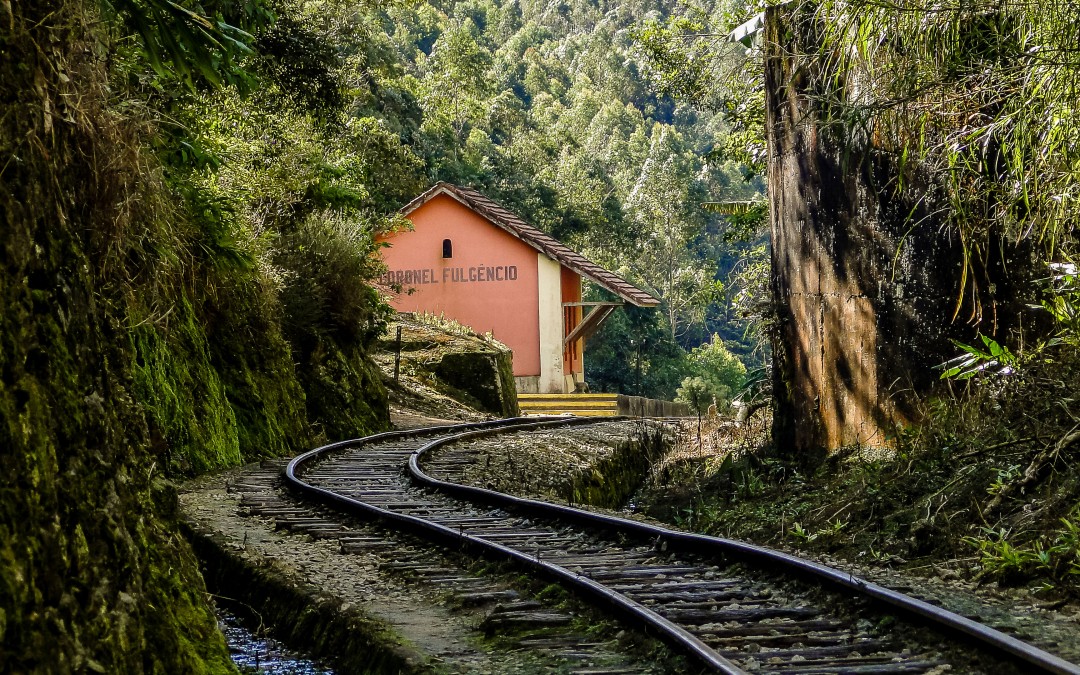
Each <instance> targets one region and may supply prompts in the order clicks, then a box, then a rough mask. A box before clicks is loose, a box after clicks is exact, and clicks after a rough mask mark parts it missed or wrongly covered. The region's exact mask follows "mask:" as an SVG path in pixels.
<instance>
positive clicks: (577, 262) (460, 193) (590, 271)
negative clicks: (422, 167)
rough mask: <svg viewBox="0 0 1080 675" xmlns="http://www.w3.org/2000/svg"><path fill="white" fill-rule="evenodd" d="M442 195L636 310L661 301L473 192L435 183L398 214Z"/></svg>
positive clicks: (407, 211)
mask: <svg viewBox="0 0 1080 675" xmlns="http://www.w3.org/2000/svg"><path fill="white" fill-rule="evenodd" d="M441 194H445V195H447V196H449V197H451V198H452V199H455V200H457V201H458V202H460V203H462V204H464V205H465V206H466V207H468V208H470V209H472V210H473V211H475V212H476V213H478V214H480V215H481V216H483V217H484V218H485V219H487V220H488V221H489V222H490V223H491V224H492V225H495V226H496V227H498V228H500V229H502V230H505V231H506V232H508V233H510V234H511V235H513V236H514V237H516V238H518V239H520V240H521V241H523V242H524V243H526V244H528V245H529V246H531V247H532V248H534V249H536V250H537V251H539V252H540V253H543V254H544V255H546V256H547V257H549V258H551V259H552V260H555V261H556V262H558V263H559V264H560V265H562V266H563V267H566V268H567V269H569V270H572V271H574V272H576V273H578V274H580V275H581V276H582V277H584V278H586V279H588V280H589V281H591V282H593V283H594V284H596V285H597V286H600V287H601V288H604V289H606V290H608V291H611V292H612V293H614V294H615V295H616V296H618V297H619V298H621V299H622V300H624V301H626V302H628V303H630V304H631V305H635V306H637V307H656V306H657V305H659V304H660V300H659V299H658V298H656V297H655V296H654V295H652V294H651V293H648V292H646V291H643V290H641V289H640V288H638V287H637V286H634V285H633V284H631V283H630V282H628V281H626V280H625V279H623V278H622V277H620V276H618V275H617V274H614V273H612V272H609V271H607V270H606V269H604V268H603V267H600V266H599V265H597V264H596V263H594V262H592V261H590V260H588V259H586V258H585V256H583V255H581V254H580V253H578V252H576V251H574V250H572V249H570V248H568V247H567V246H566V245H564V244H563V243H561V242H560V241H558V240H557V239H555V238H554V237H552V236H551V235H549V234H547V233H545V232H543V231H541V230H538V229H537V228H535V227H533V226H532V225H529V224H528V223H526V222H525V221H524V220H522V219H521V218H519V217H518V216H517V215H515V214H514V213H512V212H510V211H508V210H507V209H506V208H504V207H503V206H502V205H500V204H498V203H497V202H494V201H492V200H491V199H488V198H487V197H485V196H484V195H482V194H480V193H479V192H477V191H476V190H473V189H471V188H464V187H460V186H458V185H452V184H450V183H436V184H435V185H434V186H433V187H432V188H431V189H429V190H428V191H427V192H425V193H424V194H422V195H420V196H419V197H417V198H416V199H414V200H412V201H411V202H409V203H408V204H406V205H405V206H403V207H402V208H401V211H400V213H401V215H404V216H407V215H409V214H410V213H412V212H413V211H415V210H416V209H417V208H419V207H420V206H422V205H423V204H425V203H427V202H429V201H431V199H433V198H434V197H436V196H438V195H441Z"/></svg>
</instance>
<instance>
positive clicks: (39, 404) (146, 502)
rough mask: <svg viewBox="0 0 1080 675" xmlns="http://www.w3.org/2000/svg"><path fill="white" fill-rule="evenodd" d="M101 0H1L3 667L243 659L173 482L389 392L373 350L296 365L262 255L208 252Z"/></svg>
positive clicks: (125, 666)
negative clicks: (119, 81)
mask: <svg viewBox="0 0 1080 675" xmlns="http://www.w3.org/2000/svg"><path fill="white" fill-rule="evenodd" d="M98 7H99V5H98V4H97V3H89V2H88V3H83V2H80V1H78V0H76V1H75V2H60V1H59V0H37V1H35V2H16V3H0V53H2V55H3V58H2V59H0V101H2V103H0V157H3V158H4V159H3V160H0V164H2V167H0V475H3V476H4V479H3V485H2V487H0V672H4V673H7V672H11V673H50V674H52V673H71V672H91V673H93V672H101V673H125V674H127V673H133V674H137V673H162V674H165V673H169V674H171V673H185V674H196V675H198V674H201V673H226V672H235V667H234V666H233V664H232V662H231V660H230V659H229V655H228V652H227V649H226V646H225V643H224V639H223V637H222V636H221V634H220V632H219V631H218V629H217V622H216V619H215V617H214V615H213V612H212V611H211V609H210V607H209V606H208V604H207V601H206V597H207V596H206V592H205V588H204V586H203V581H202V577H201V576H200V574H199V571H198V568H197V565H196V562H195V558H194V556H193V554H192V551H191V549H190V547H189V545H188V544H187V543H186V542H185V541H184V539H183V538H182V537H181V536H180V534H179V524H178V520H177V515H176V512H175V494H174V493H173V491H172V489H171V488H170V484H169V483H168V482H167V479H168V478H169V477H171V476H177V475H186V474H194V473H198V472H201V471H205V470H210V469H214V468H219V467H226V466H232V465H236V464H239V463H241V462H244V461H248V460H251V459H254V458H258V457H262V456H267V455H282V454H287V453H290V452H296V451H299V450H301V449H304V448H307V447H310V444H311V443H312V442H313V440H314V436H315V434H314V433H313V424H312V423H311V421H310V420H309V415H310V416H311V419H314V420H319V419H321V418H323V417H326V418H328V420H329V421H328V422H327V423H326V424H325V425H323V427H322V429H323V430H325V431H326V433H330V432H333V433H335V434H339V433H340V434H345V433H346V432H345V430H349V433H350V434H352V433H353V432H354V431H355V432H357V433H366V432H369V431H374V430H379V429H382V428H386V426H387V425H388V419H387V415H386V394H385V392H384V391H383V390H382V386H381V384H380V382H379V378H378V377H377V376H376V374H375V371H374V366H373V365H372V362H371V360H370V358H369V357H368V355H367V354H366V353H365V352H364V350H363V348H362V345H355V346H351V347H350V346H347V345H346V346H341V345H336V344H331V345H329V347H328V348H327V349H326V350H325V351H324V352H322V353H321V354H320V356H319V359H318V360H317V361H312V362H311V364H310V365H312V366H313V369H312V370H311V371H310V372H309V371H308V370H306V366H307V365H309V364H307V363H304V364H301V365H299V366H298V365H296V364H294V354H293V351H292V348H291V345H290V344H289V343H288V342H287V341H286V339H285V338H284V333H283V331H282V329H281V325H282V317H281V316H280V313H281V310H280V305H279V303H277V302H275V297H274V295H273V294H274V293H275V292H276V291H275V290H274V289H273V288H272V285H270V284H267V283H266V282H264V281H262V280H261V279H262V276H263V275H262V274H261V270H260V269H259V266H258V265H259V263H258V261H255V262H254V263H253V264H249V263H245V262H243V261H239V262H237V263H236V264H229V263H228V262H227V261H226V260H224V259H219V260H215V259H213V258H212V257H211V256H212V252H207V250H206V248H205V247H200V246H199V245H198V238H199V236H200V232H198V231H197V228H196V227H195V226H193V225H192V223H191V222H189V220H187V219H186V217H185V214H184V209H183V208H182V207H180V206H178V204H180V205H182V204H183V203H184V201H183V199H181V198H179V197H178V196H177V195H176V194H174V193H173V192H172V191H171V189H170V188H169V187H167V185H166V182H165V180H164V178H163V175H162V171H161V170H160V169H157V168H155V167H156V166H157V165H156V164H155V162H154V160H153V158H152V157H150V156H149V153H148V151H147V146H148V144H149V143H148V141H149V139H150V135H151V134H152V133H153V128H152V126H151V124H150V123H149V121H148V120H145V119H143V120H140V119H137V118H135V117H133V115H134V114H135V113H133V112H132V111H133V110H136V111H137V110H142V109H143V108H142V107H140V106H130V107H125V106H123V105H119V106H117V107H115V108H113V107H110V106H112V105H114V102H115V101H116V99H117V98H118V97H119V98H121V99H122V93H120V92H121V91H122V87H121V88H120V89H115V88H114V89H110V87H109V82H108V73H107V72H106V71H105V67H106V60H105V59H104V58H101V57H100V56H99V55H100V54H104V53H108V50H109V46H108V45H107V44H106V43H105V42H104V40H105V38H104V37H102V36H99V35H97V34H95V33H94V32H93V31H95V30H99V29H100V30H103V29H104V28H103V24H102V23H101V17H100V16H98V15H97V10H98ZM120 103H121V104H122V103H124V101H123V100H120ZM328 392H329V393H328ZM331 412H332V413H333V414H332V415H330V414H329V413H331Z"/></svg>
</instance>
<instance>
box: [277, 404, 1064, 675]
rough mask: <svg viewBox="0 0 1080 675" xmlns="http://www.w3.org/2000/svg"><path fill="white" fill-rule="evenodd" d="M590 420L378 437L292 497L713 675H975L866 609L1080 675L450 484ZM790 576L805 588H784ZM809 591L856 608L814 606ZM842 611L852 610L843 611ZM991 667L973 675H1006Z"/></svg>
mask: <svg viewBox="0 0 1080 675" xmlns="http://www.w3.org/2000/svg"><path fill="white" fill-rule="evenodd" d="M594 423H596V422H595V420H588V419H574V418H571V419H565V418H563V419H555V420H553V419H550V418H548V419H541V420H537V419H534V418H533V419H529V420H499V421H495V422H485V423H476V424H466V425H455V426H449V427H435V428H429V429H422V430H413V431H404V432H391V433H385V434H378V435H375V436H370V437H367V438H363V439H357V440H353V441H346V442H342V443H337V444H333V445H328V446H325V447H323V448H319V449H317V450H313V451H311V452H308V453H305V454H304V455H301V456H299V457H297V458H295V459H294V460H292V461H291V462H290V463H289V465H288V466H287V467H286V469H285V471H284V476H285V481H286V484H287V485H288V486H289V487H290V488H291V489H293V490H295V491H298V492H300V493H302V494H303V495H304V496H305V498H307V499H310V500H314V501H316V502H318V503H320V504H322V505H325V506H328V507H331V508H332V509H334V510H337V511H341V512H345V513H347V514H349V515H352V516H359V517H361V518H364V519H376V520H378V521H380V522H381V523H383V524H384V525H386V526H389V527H392V528H397V529H400V530H402V531H405V532H408V533H410V534H412V535H416V536H419V537H422V538H424V539H427V540H430V541H433V542H436V543H438V544H442V545H444V546H447V547H450V548H453V549H455V550H463V551H465V552H467V553H470V554H474V555H481V556H484V557H487V558H493V559H499V560H508V561H512V562H513V563H514V564H516V565H519V566H522V567H524V568H526V569H529V570H531V573H533V574H535V575H538V576H542V577H544V578H546V579H548V580H551V581H556V582H558V583H560V584H562V585H564V586H565V587H567V588H569V589H571V590H572V591H573V592H574V593H575V594H577V595H580V596H584V597H586V598H588V599H589V600H590V601H591V602H593V603H595V604H597V605H599V606H601V607H603V608H604V609H606V610H608V611H609V612H611V613H612V614H613V615H614V616H616V617H617V618H618V620H619V621H621V622H625V623H627V624H629V625H632V626H634V627H635V628H637V629H639V630H643V631H645V632H646V633H648V634H649V635H652V636H654V637H658V638H659V639H661V640H663V641H665V642H667V643H668V644H669V645H670V646H671V647H672V648H673V649H675V650H676V651H679V652H682V653H683V654H685V655H687V657H688V658H690V659H692V660H694V661H696V662H697V663H698V664H700V666H701V667H702V668H703V669H704V670H706V671H709V672H719V673H729V674H736V673H747V672H763V673H764V672H767V673H778V674H780V673H784V674H787V673H790V674H796V673H798V674H800V675H819V674H825V673H836V674H841V675H848V674H850V675H856V674H864V673H865V674H869V673H874V674H877V673H942V672H946V671H951V672H968V671H971V670H973V668H972V666H971V664H970V663H967V662H964V663H961V662H957V661H956V658H958V657H956V656H955V653H954V652H952V651H950V650H948V649H946V650H940V649H938V645H937V644H932V645H930V646H928V647H924V648H914V649H913V648H912V647H911V643H910V641H909V640H906V639H900V638H899V637H897V636H896V635H894V634H893V632H892V631H886V630H881V629H880V628H877V627H875V626H877V625H879V624H878V623H876V622H875V621H872V620H867V618H866V617H867V614H866V612H867V611H868V610H867V609H866V608H865V605H868V604H870V605H873V607H874V610H873V611H875V612H876V614H873V615H871V616H876V617H878V618H879V619H880V618H881V617H883V616H885V615H888V614H902V615H906V616H907V617H908V620H909V622H912V623H918V624H921V625H924V626H928V627H930V629H931V630H932V631H937V632H943V633H950V634H952V635H955V636H960V637H963V638H965V639H966V641H967V642H968V643H969V644H974V645H976V646H977V649H979V650H985V651H989V652H992V653H993V654H995V655H996V656H995V658H998V659H1002V660H1001V661H998V663H1005V662H1010V663H1011V664H1013V665H1012V666H1010V667H1011V668H1012V670H1013V672H1020V673H1059V674H1070V675H1080V668H1078V667H1077V666H1075V665H1073V664H1070V663H1068V662H1066V661H1064V660H1062V659H1060V658H1058V657H1056V656H1053V655H1051V654H1049V653H1047V652H1044V651H1041V650H1039V649H1037V648H1035V647H1033V646H1031V645H1029V644H1027V643H1024V642H1022V641H1020V640H1018V639H1016V638H1013V637H1011V636H1008V635H1005V634H1003V633H1000V632H998V631H995V630H993V629H990V628H988V627H986V626H984V625H982V624H979V623H977V622H975V621H972V620H969V619H966V618H964V617H961V616H958V615H955V614H951V613H949V612H947V611H945V610H942V609H941V608H939V607H936V606H934V605H931V604H928V603H926V602H923V601H921V600H918V599H915V598H912V597H909V596H906V595H904V594H902V593H899V592H897V591H894V590H890V589H888V588H884V587H881V586H877V585H875V584H872V583H869V582H866V581H863V580H860V579H858V578H855V577H853V576H851V575H849V574H848V573H845V572H842V571H839V570H835V569H831V568H828V567H825V566H823V565H819V564H817V563H814V562H810V561H807V560H803V559H801V558H797V557H794V556H790V555H787V554H783V553H779V552H776V551H770V550H767V549H763V548H760V547H756V546H752V545H748V544H744V543H741V542H735V541H731V540H724V539H718V538H713V537H706V536H702V535H695V534H689V533H683V532H678V531H675V530H670V529H666V528H661V527H657V526H653V525H649V524H645V523H641V522H638V521H633V520H627V519H622V518H616V517H613V516H609V515H604V514H598V513H594V512H589V511H584V510H579V509H574V508H570V507H566V506H562V505H558V504H551V503H547V502H539V501H534V500H528V499H522V498H517V497H513V496H510V495H505V494H501V493H497V492H493V491H490V490H486V489H482V488H477V487H472V486H467V485H462V484H459V483H457V482H454V479H455V477H457V476H460V475H461V474H462V472H463V471H464V470H465V469H466V468H468V466H469V464H470V463H472V462H475V461H478V458H477V457H476V456H472V455H470V454H468V452H466V451H459V452H454V451H453V450H452V448H454V447H455V444H460V443H461V442H462V441H465V440H470V439H476V438H482V437H487V436H492V435H498V434H506V433H518V432H526V431H530V430H538V429H545V428H551V427H556V426H569V425H578V424H594ZM448 448H450V450H448ZM434 476H438V477H434ZM313 525H314V523H313ZM331 527H332V526H331ZM733 563H737V564H735V565H733ZM793 575H794V576H797V577H799V578H800V579H802V580H803V586H798V585H796V586H791V585H790V584H785V583H783V582H778V581H777V579H778V578H780V577H784V576H793ZM806 580H809V581H810V582H811V583H810V585H811V586H819V585H820V586H825V587H828V588H830V589H831V591H832V592H835V594H837V595H836V597H847V598H851V600H850V601H848V602H847V603H844V602H840V603H829V602H826V603H825V605H828V606H823V605H815V604H814V601H813V600H812V599H808V595H807V593H806V592H805V587H806V585H805V581H806ZM800 589H802V590H800ZM844 604H850V605H856V606H858V607H859V609H855V610H849V609H845V608H840V609H837V608H836V607H839V606H841V605H844ZM950 655H952V656H950ZM959 658H966V657H959ZM951 659H952V660H951ZM1003 667H1004V666H1003ZM993 668H994V667H993V666H986V665H985V664H983V665H980V666H978V667H975V668H974V670H975V671H976V672H997V671H996V670H994V669H993Z"/></svg>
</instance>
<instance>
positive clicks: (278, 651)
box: [217, 607, 334, 675]
mask: <svg viewBox="0 0 1080 675" xmlns="http://www.w3.org/2000/svg"><path fill="white" fill-rule="evenodd" d="M217 616H218V625H220V626H221V631H222V632H223V633H225V641H226V642H227V643H228V644H229V655H230V656H232V660H233V663H235V664H236V665H237V666H239V667H240V672H242V673H266V675H334V671H332V670H330V669H328V668H325V667H323V666H321V665H319V664H318V663H316V662H314V661H312V660H311V659H306V658H304V657H303V656H300V655H299V654H297V653H296V652H295V651H293V650H291V649H289V648H288V647H286V646H285V645H283V644H281V643H280V642H278V641H277V640H275V639H273V638H270V637H260V636H258V635H256V634H255V633H253V632H252V631H251V630H249V629H248V628H247V627H245V626H244V624H243V622H242V621H241V620H240V618H239V617H238V616H236V615H235V614H233V613H231V612H229V611H228V610H226V609H223V608H221V607H218V608H217Z"/></svg>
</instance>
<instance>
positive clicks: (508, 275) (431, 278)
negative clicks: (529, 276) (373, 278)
mask: <svg viewBox="0 0 1080 675" xmlns="http://www.w3.org/2000/svg"><path fill="white" fill-rule="evenodd" d="M517 278H518V268H517V265H495V266H492V267H488V266H486V265H480V266H477V267H444V268H443V269H442V270H440V271H436V270H433V269H430V268H428V269H414V270H390V271H389V272H387V273H386V274H383V275H382V277H381V278H380V280H381V281H382V282H383V283H384V284H387V285H389V284H399V285H401V286H424V285H428V284H461V283H466V284H468V283H477V282H488V281H517Z"/></svg>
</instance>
